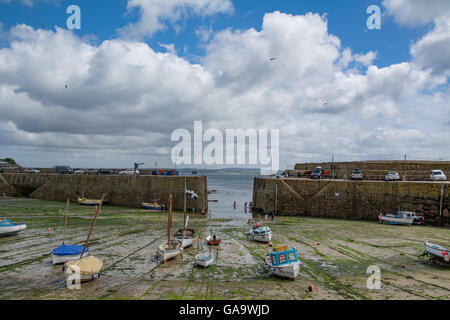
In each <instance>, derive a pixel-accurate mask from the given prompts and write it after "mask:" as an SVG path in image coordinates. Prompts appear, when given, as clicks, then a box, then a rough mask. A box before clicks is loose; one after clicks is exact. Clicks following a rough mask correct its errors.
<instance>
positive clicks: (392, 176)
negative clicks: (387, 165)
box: [384, 171, 400, 181]
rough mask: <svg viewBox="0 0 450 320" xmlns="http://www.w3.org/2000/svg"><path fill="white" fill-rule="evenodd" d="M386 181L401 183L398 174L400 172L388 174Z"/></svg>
mask: <svg viewBox="0 0 450 320" xmlns="http://www.w3.org/2000/svg"><path fill="white" fill-rule="evenodd" d="M384 180H386V181H399V180H400V175H399V174H398V172H395V171H392V172H388V174H387V175H385V176H384Z"/></svg>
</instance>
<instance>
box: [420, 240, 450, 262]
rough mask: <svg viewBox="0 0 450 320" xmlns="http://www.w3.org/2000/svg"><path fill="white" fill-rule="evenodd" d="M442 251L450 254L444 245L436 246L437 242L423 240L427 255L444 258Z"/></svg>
mask: <svg viewBox="0 0 450 320" xmlns="http://www.w3.org/2000/svg"><path fill="white" fill-rule="evenodd" d="M443 251H445V252H447V256H448V255H449V254H450V252H449V251H448V250H447V249H446V248H444V247H441V246H438V245H437V244H434V243H431V242H428V241H426V242H425V252H426V253H427V254H428V255H432V256H434V257H437V258H440V259H442V260H445V256H444V255H443V254H442V252H443Z"/></svg>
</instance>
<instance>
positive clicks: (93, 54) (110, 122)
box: [0, 12, 450, 166]
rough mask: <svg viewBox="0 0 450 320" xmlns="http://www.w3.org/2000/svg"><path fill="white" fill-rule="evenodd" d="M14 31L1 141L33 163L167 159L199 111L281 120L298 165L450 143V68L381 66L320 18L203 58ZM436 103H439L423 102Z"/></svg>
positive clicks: (224, 35) (241, 121) (243, 122)
mask: <svg viewBox="0 0 450 320" xmlns="http://www.w3.org/2000/svg"><path fill="white" fill-rule="evenodd" d="M9 35H10V38H12V40H11V42H10V46H9V47H8V48H3V49H0V119H1V121H0V145H1V146H2V150H9V151H10V150H14V149H12V146H15V150H16V151H15V152H17V154H19V155H25V154H28V155H29V154H30V153H33V154H34V156H33V157H28V158H27V159H36V161H37V159H42V160H41V161H43V162H45V161H47V162H48V161H49V160H48V159H49V157H48V154H50V153H51V154H52V156H53V155H54V158H52V161H56V159H59V158H58V157H66V154H70V155H71V157H72V159H73V160H72V161H73V163H72V162H70V163H68V164H71V165H73V166H76V165H80V166H86V165H84V163H85V162H84V161H87V160H86V159H90V160H89V161H104V159H105V158H106V157H107V158H108V159H109V160H108V161H110V164H109V165H110V166H123V162H124V161H125V160H126V159H128V161H129V162H131V161H134V159H141V161H143V160H145V161H146V162H148V163H149V164H150V163H152V162H153V161H154V160H156V159H158V161H162V160H163V159H164V160H165V161H166V165H168V160H169V151H170V150H169V148H170V146H171V144H170V133H171V132H172V131H173V130H175V129H177V128H187V129H192V125H193V121H194V120H203V123H204V127H205V129H206V128H208V127H215V128H219V129H222V130H223V129H225V128H244V129H247V128H269V129H270V128H279V129H280V138H281V141H280V142H281V147H282V150H281V158H282V159H289V160H288V161H291V162H294V161H301V160H303V159H306V158H308V159H309V158H311V157H312V158H315V159H316V160H322V159H323V157H325V156H326V155H331V154H335V155H336V156H337V159H338V158H339V157H340V159H343V158H344V157H346V158H347V159H348V158H363V159H365V158H380V157H384V156H385V157H387V156H389V155H391V154H392V152H393V151H392V150H395V153H396V154H397V153H403V152H405V150H411V151H410V152H417V153H419V152H420V153H423V154H433V152H434V153H436V150H438V149H436V148H437V147H436V146H437V145H440V146H441V147H440V148H441V149H445V150H447V149H448V147H449V141H450V140H449V139H448V138H449V133H448V124H447V123H446V121H447V120H446V118H445V115H447V114H448V101H449V100H448V94H445V95H442V96H435V97H427V96H426V95H425V94H424V93H423V92H424V91H426V90H433V88H435V87H436V86H437V85H439V84H443V83H445V82H444V80H443V78H442V76H439V75H435V74H433V72H432V70H431V69H429V68H422V66H421V65H420V64H419V62H414V61H413V62H403V63H398V64H394V65H390V66H386V67H383V68H380V67H378V66H376V65H374V64H373V63H374V59H375V57H376V53H373V52H367V53H364V52H362V53H361V52H360V53H357V54H355V53H352V52H351V50H350V49H348V48H342V47H341V41H340V39H339V38H338V37H336V36H334V35H331V34H329V32H328V28H327V21H326V19H325V18H324V17H323V16H320V15H317V14H306V15H297V16H295V15H289V14H283V13H280V12H274V13H270V14H266V15H265V16H264V20H263V24H262V28H261V30H259V31H258V30H255V29H248V30H231V29H229V30H224V31H221V32H218V33H217V34H215V36H214V37H213V38H212V40H210V41H209V42H208V43H207V44H206V49H207V50H206V56H205V57H204V58H203V60H202V64H201V65H200V64H192V63H190V62H188V61H187V60H185V59H183V58H180V57H179V56H177V55H176V54H175V53H173V52H170V51H171V50H168V52H166V53H157V52H155V51H154V50H153V49H152V48H150V47H149V46H148V45H147V44H145V43H143V42H138V41H130V40H124V39H113V40H108V41H103V42H102V43H100V44H99V45H94V44H89V43H86V42H84V41H83V40H81V39H80V38H78V37H77V36H76V35H75V34H74V33H72V32H70V31H68V30H64V29H59V28H57V29H56V31H48V30H34V29H33V28H31V27H28V26H26V25H19V26H17V27H15V28H13V29H12V30H11V31H10V32H9ZM161 45H163V44H161ZM168 48H169V49H170V48H171V47H170V46H169V47H168ZM273 57H275V58H276V59H275V60H271V58H273ZM354 65H359V66H358V67H357V68H352V66H354ZM66 85H67V86H68V87H67V88H66V87H65V86H66ZM411 103H412V106H411ZM427 103H429V107H430V108H433V109H432V112H430V110H425V109H420V108H419V107H420V106H421V105H423V104H427ZM418 106H419V107H418ZM444 110H445V111H444ZM402 119H408V121H407V122H405V121H403V122H402V121H400V120H402ZM422 119H427V120H428V122H427V123H428V124H427V123H425V124H424V122H423V121H422ZM429 123H433V126H432V127H430V125H429ZM430 139H433V143H429V140H430ZM441 149H439V150H441ZM58 150H60V151H61V152H60V154H62V155H60V156H58V152H57V151H58ZM93 150H95V151H93ZM87 153H88V155H87ZM324 155H325V156H324ZM142 158H144V159H142ZM64 159H66V158H64ZM130 159H132V160H130ZM19 160H20V159H19ZM150 160H151V161H150ZM61 161H62V160H61ZM28 165H33V164H31V163H30V164H28ZM105 165H106V164H105Z"/></svg>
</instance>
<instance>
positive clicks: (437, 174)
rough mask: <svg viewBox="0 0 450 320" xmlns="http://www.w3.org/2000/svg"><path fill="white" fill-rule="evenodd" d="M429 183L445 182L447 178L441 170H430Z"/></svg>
mask: <svg viewBox="0 0 450 320" xmlns="http://www.w3.org/2000/svg"><path fill="white" fill-rule="evenodd" d="M430 180H431V181H445V180H447V177H446V176H445V174H444V172H443V171H442V170H430Z"/></svg>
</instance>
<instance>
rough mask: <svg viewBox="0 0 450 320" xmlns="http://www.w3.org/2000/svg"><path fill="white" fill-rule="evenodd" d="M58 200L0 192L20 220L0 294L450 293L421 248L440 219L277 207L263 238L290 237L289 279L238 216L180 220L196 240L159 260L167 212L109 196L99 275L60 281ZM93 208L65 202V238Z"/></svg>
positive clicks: (98, 239)
mask: <svg viewBox="0 0 450 320" xmlns="http://www.w3.org/2000/svg"><path fill="white" fill-rule="evenodd" d="M64 209H65V203H61V202H49V201H41V200H35V199H25V198H0V217H2V218H8V219H11V220H12V221H13V222H15V223H20V222H23V223H26V224H27V230H26V231H24V232H22V233H20V234H19V235H16V236H12V237H3V238H0V299H230V300H234V299H235V300H243V299H298V300H299V299H316V300H317V299H449V298H450V268H446V267H442V266H439V265H435V264H432V263H431V262H429V261H428V260H427V258H426V257H421V256H420V255H421V254H422V253H423V251H424V241H425V240H429V241H432V242H436V243H438V244H442V245H444V246H450V230H449V229H448V228H437V227H429V226H410V227H404V226H389V225H380V224H378V223H377V222H370V221H351V220H331V219H315V218H304V217H277V218H276V220H275V225H274V226H273V228H272V230H273V233H274V235H273V240H272V242H273V243H274V245H277V244H288V245H290V246H295V247H297V249H298V251H299V257H300V260H301V262H302V264H303V266H302V267H301V269H300V270H301V271H300V274H299V276H298V277H297V279H296V280H295V281H290V280H285V279H281V278H277V277H274V276H271V275H270V273H269V272H268V270H267V269H266V268H265V266H264V257H265V256H266V255H267V254H268V252H269V251H270V248H269V247H268V245H267V244H262V243H257V242H252V241H249V240H247V233H248V230H249V226H248V225H247V218H241V219H239V218H236V219H211V220H208V219H206V218H203V217H201V216H200V215H199V214H196V215H191V217H190V220H189V227H190V228H194V229H195V231H196V232H197V234H199V236H200V240H199V241H198V242H196V243H195V244H194V245H193V246H192V247H190V248H188V249H186V250H185V252H184V254H183V256H182V257H181V256H180V257H178V258H176V259H175V260H172V261H169V262H168V263H167V264H166V265H164V264H160V263H159V262H158V261H157V260H156V259H155V255H156V250H157V246H158V245H159V244H160V243H161V242H163V241H164V240H165V239H167V238H166V237H167V235H166V233H167V214H166V213H165V212H160V213H152V212H149V211H146V210H140V209H133V208H122V207H112V206H104V207H103V208H102V211H101V213H100V216H99V219H98V220H97V223H96V227H95V230H94V233H93V235H92V237H91V241H90V243H89V248H90V251H89V252H90V253H91V254H93V255H95V256H96V257H98V258H100V259H101V260H103V263H104V264H103V271H102V276H101V279H100V280H98V281H94V282H90V283H84V284H82V286H81V290H69V289H67V288H66V283H65V277H64V274H63V273H62V272H61V268H62V267H61V266H53V265H52V263H51V255H50V252H51V251H52V250H53V249H54V248H56V247H57V246H59V245H60V244H61V242H62V238H63V230H64ZM59 210H61V212H59ZM93 215H94V211H93V208H92V207H85V206H79V205H78V204H71V206H70V217H69V223H68V236H67V240H66V243H67V244H83V242H84V240H85V238H86V236H87V233H88V231H89V228H90V224H91V222H92V218H93ZM262 218H263V217H262ZM263 222H264V220H263ZM267 223H268V224H269V225H270V226H271V223H270V222H269V221H268V222H267ZM182 224H183V214H182V213H175V214H174V221H173V232H172V233H174V232H175V231H176V230H177V229H178V228H181V227H182ZM48 228H52V231H51V232H49V231H48ZM210 233H214V234H216V235H218V236H219V237H221V238H222V243H221V244H220V246H218V247H214V248H211V252H212V253H213V255H214V257H215V263H214V265H212V266H210V267H209V268H207V269H202V268H199V267H196V266H195V265H194V257H195V255H196V254H197V253H198V252H201V251H207V250H209V248H208V247H207V245H206V244H205V243H204V239H205V238H206V236H207V235H208V234H210ZM317 242H320V245H317V244H316V243H317ZM370 265H378V266H379V267H380V269H381V281H382V283H381V289H379V290H369V289H368V288H367V286H366V281H367V278H368V277H369V276H370V274H367V273H366V271H367V267H368V266H370ZM311 285H314V287H315V290H314V292H309V291H308V287H309V286H311Z"/></svg>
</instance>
